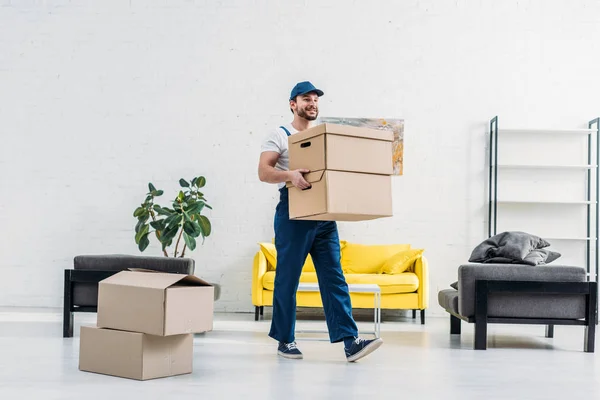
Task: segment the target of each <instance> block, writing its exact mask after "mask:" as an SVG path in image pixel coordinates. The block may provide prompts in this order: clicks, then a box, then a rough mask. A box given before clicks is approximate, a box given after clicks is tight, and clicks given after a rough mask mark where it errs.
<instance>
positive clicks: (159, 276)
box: [100, 271, 187, 289]
mask: <svg viewBox="0 0 600 400" xmlns="http://www.w3.org/2000/svg"><path fill="white" fill-rule="evenodd" d="M186 277H187V275H183V274H169V273H165V272H152V273H149V272H139V271H121V272H119V273H117V274H115V275H113V276H109V277H108V278H106V279H104V280H102V281H100V284H110V285H121V286H136V287H145V288H152V289H166V288H168V287H169V286H171V285H173V284H175V283H177V282H179V281H181V280H182V279H184V278H186Z"/></svg>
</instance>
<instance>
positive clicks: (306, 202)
mask: <svg viewBox="0 0 600 400" xmlns="http://www.w3.org/2000/svg"><path fill="white" fill-rule="evenodd" d="M393 140H394V134H393V132H391V131H385V130H377V129H369V128H360V127H354V126H345V125H337V124H329V123H326V124H321V125H317V126H315V127H313V128H310V129H307V130H305V131H302V132H298V133H296V134H294V135H291V136H289V137H288V145H289V160H290V166H289V168H290V170H295V169H301V168H305V169H308V170H309V171H310V172H309V173H308V174H306V175H305V177H304V178H305V179H306V180H307V181H308V182H309V183H310V184H311V187H310V188H309V189H305V190H301V189H298V188H296V187H295V186H294V185H293V184H292V183H291V182H288V183H287V184H286V186H287V188H288V190H289V203H290V206H289V213H290V219H302V220H324V221H328V220H329V221H360V220H370V219H375V218H382V217H389V216H392V181H391V175H392V174H393V164H392V144H393Z"/></svg>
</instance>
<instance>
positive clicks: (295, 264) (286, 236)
mask: <svg viewBox="0 0 600 400" xmlns="http://www.w3.org/2000/svg"><path fill="white" fill-rule="evenodd" d="M282 199H283V201H282V202H281V203H280V204H279V206H278V209H277V212H276V216H275V248H276V249H277V268H276V270H275V288H274V292H273V317H272V320H271V330H270V332H269V336H270V337H272V338H273V339H275V340H277V341H279V342H283V343H292V342H294V331H295V328H296V291H297V290H298V283H299V281H300V274H301V273H302V267H303V266H304V263H305V261H306V257H307V256H308V252H309V250H310V247H311V245H312V241H313V239H314V235H315V231H316V226H317V223H316V222H314V221H294V220H290V219H289V216H288V207H287V202H286V201H285V200H286V199H285V198H284V196H282Z"/></svg>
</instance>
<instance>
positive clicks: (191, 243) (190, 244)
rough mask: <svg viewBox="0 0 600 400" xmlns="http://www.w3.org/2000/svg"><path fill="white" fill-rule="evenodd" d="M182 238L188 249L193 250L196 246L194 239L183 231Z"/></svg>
mask: <svg viewBox="0 0 600 400" xmlns="http://www.w3.org/2000/svg"><path fill="white" fill-rule="evenodd" d="M183 240H185V244H187V246H188V247H189V248H190V250H194V249H195V248H196V239H194V238H193V237H192V236H190V235H188V234H187V233H185V232H184V233H183Z"/></svg>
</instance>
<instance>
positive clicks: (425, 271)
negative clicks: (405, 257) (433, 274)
mask: <svg viewBox="0 0 600 400" xmlns="http://www.w3.org/2000/svg"><path fill="white" fill-rule="evenodd" d="M414 268H415V275H417V277H418V278H419V288H418V289H417V295H418V298H419V309H421V310H424V309H426V308H427V307H429V264H428V262H427V258H425V257H424V256H421V257H419V258H417V260H416V261H415V267H414Z"/></svg>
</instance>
